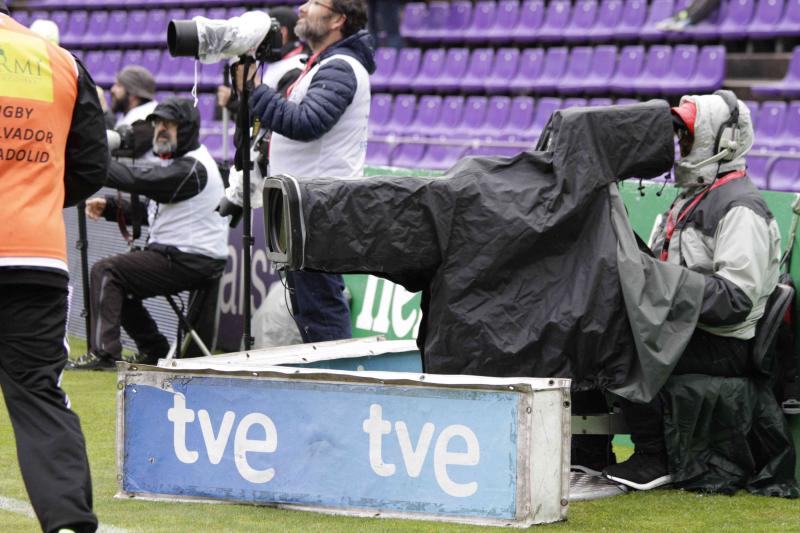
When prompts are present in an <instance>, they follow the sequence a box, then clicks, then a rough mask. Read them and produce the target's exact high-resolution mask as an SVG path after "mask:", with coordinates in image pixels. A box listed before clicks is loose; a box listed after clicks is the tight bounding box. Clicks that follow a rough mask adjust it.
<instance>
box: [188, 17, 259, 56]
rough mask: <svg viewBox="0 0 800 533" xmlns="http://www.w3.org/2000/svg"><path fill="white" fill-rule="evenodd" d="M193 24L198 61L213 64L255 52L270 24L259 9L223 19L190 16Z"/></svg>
mask: <svg viewBox="0 0 800 533" xmlns="http://www.w3.org/2000/svg"><path fill="white" fill-rule="evenodd" d="M192 20H194V21H195V23H197V39H198V46H197V57H198V59H199V60H200V62H201V63H217V62H219V61H222V60H223V59H227V58H230V57H238V56H241V55H244V54H247V53H253V52H255V50H256V48H258V45H259V44H261V41H263V40H264V37H266V36H267V32H269V29H270V27H271V24H272V19H271V18H270V16H269V15H267V14H266V13H264V12H263V11H248V12H247V13H243V14H241V15H239V16H238V17H232V18H229V19H227V20H214V19H207V18H205V17H194V18H193V19H192Z"/></svg>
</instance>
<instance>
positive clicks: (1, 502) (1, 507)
mask: <svg viewBox="0 0 800 533" xmlns="http://www.w3.org/2000/svg"><path fill="white" fill-rule="evenodd" d="M0 511H8V512H11V513H16V514H22V515H25V516H27V517H28V518H34V519H35V518H36V513H34V512H33V507H31V505H30V504H29V503H28V502H24V501H22V500H15V499H14V498H6V497H5V496H0ZM97 531H98V533H127V530H125V529H123V528H121V527H115V526H109V525H106V524H100V526H99V527H98V529H97Z"/></svg>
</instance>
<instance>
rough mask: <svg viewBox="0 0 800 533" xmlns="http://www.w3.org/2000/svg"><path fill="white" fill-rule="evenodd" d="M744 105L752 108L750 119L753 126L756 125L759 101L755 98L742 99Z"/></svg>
mask: <svg viewBox="0 0 800 533" xmlns="http://www.w3.org/2000/svg"><path fill="white" fill-rule="evenodd" d="M742 102H744V105H746V106H747V108H748V109H749V110H750V120H751V121H752V123H753V128H755V127H756V115H758V108H759V103H758V102H756V101H755V100H742Z"/></svg>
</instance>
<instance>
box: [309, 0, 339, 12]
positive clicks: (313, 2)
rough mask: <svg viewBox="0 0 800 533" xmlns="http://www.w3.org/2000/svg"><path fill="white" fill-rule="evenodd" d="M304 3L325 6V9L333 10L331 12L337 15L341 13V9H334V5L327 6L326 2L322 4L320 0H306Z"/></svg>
mask: <svg viewBox="0 0 800 533" xmlns="http://www.w3.org/2000/svg"><path fill="white" fill-rule="evenodd" d="M306 4H311V5H312V6H319V7H324V8H326V9H329V10H331V12H333V13H336V14H337V15H341V14H342V12H341V11H339V10H338V9H336V8H335V7H333V6H329V5H328V4H323V3H322V2H320V1H319V0H308V1H307V2H306Z"/></svg>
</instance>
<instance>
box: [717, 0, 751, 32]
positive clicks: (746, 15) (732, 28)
mask: <svg viewBox="0 0 800 533" xmlns="http://www.w3.org/2000/svg"><path fill="white" fill-rule="evenodd" d="M755 9H756V4H755V0H729V1H728V14H727V16H726V17H725V19H724V20H723V21H722V24H720V27H719V35H720V37H722V38H723V39H741V38H744V37H747V25H748V24H750V21H751V20H752V19H753V13H754V12H755Z"/></svg>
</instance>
